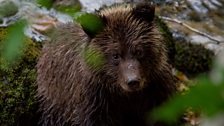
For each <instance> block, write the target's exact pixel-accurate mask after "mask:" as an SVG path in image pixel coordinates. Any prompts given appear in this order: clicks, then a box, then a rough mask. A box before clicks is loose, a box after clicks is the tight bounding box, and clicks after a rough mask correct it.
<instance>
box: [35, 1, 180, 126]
mask: <svg viewBox="0 0 224 126" xmlns="http://www.w3.org/2000/svg"><path fill="white" fill-rule="evenodd" d="M154 11H155V8H154V6H153V5H151V4H121V5H113V6H111V7H106V8H103V9H101V10H100V11H98V12H97V13H96V15H97V16H98V17H99V18H100V19H102V21H103V22H104V24H105V26H104V28H103V29H102V30H101V31H100V32H98V33H97V34H95V35H94V36H93V35H89V34H88V32H85V29H83V28H82V27H81V26H80V25H79V24H77V23H76V24H67V25H62V26H60V27H59V28H58V29H57V30H56V31H55V34H54V36H53V38H52V39H51V41H49V42H46V43H45V44H44V47H43V50H42V54H41V56H40V58H39V61H38V64H37V69H38V77H37V85H38V90H37V95H38V97H39V98H40V103H41V105H40V110H41V112H42V118H41V121H40V124H41V125H44V126H64V125H68V126H146V125H149V126H155V125H157V124H153V123H152V122H153V121H150V118H149V117H148V113H149V112H150V111H151V110H152V109H153V108H155V107H157V106H159V105H160V104H162V103H163V102H164V101H166V100H167V99H168V98H169V97H170V96H171V95H172V94H173V93H174V92H175V91H176V88H175V78H174V76H173V75H172V72H171V68H170V65H169V63H168V62H167V60H168V59H167V49H166V47H165V43H164V40H163V37H162V36H161V34H160V33H159V31H158V29H157V27H156V25H155V22H154ZM95 64H96V65H95ZM146 120H148V123H147V122H146Z"/></svg>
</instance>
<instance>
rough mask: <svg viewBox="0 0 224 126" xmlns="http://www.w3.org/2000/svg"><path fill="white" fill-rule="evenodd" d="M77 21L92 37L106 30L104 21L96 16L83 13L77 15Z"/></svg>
mask: <svg viewBox="0 0 224 126" xmlns="http://www.w3.org/2000/svg"><path fill="white" fill-rule="evenodd" d="M75 19H76V21H77V22H79V23H80V24H81V26H82V27H83V29H84V31H85V32H86V33H87V34H88V35H90V36H91V37H93V36H95V35H96V34H97V33H98V32H100V31H102V30H103V28H104V23H103V21H102V19H101V18H100V17H98V16H97V15H95V14H90V13H82V12H81V13H77V14H76V16H75Z"/></svg>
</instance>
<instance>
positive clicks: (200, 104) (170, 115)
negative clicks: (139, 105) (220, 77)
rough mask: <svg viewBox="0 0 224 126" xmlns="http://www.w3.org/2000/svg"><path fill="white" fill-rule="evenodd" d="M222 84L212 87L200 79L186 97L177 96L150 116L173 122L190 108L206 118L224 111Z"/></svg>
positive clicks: (206, 79)
mask: <svg viewBox="0 0 224 126" xmlns="http://www.w3.org/2000/svg"><path fill="white" fill-rule="evenodd" d="M223 92H224V83H223V84H221V85H214V84H212V82H211V81H210V80H209V79H208V77H205V76H204V77H200V78H199V79H198V83H197V84H196V86H194V87H192V88H191V90H190V91H189V92H188V93H187V94H186V95H178V96H176V97H174V99H172V100H170V101H169V102H168V103H166V104H164V105H163V106H162V107H160V108H158V109H156V110H155V111H154V112H153V113H152V115H153V117H155V118H156V119H159V120H163V121H166V122H175V121H177V119H178V118H179V117H180V116H181V114H183V112H184V111H185V110H186V109H187V108H189V107H191V108H192V109H193V110H201V111H202V112H203V113H204V114H206V115H208V116H213V115H214V114H216V113H218V112H221V111H224V96H223Z"/></svg>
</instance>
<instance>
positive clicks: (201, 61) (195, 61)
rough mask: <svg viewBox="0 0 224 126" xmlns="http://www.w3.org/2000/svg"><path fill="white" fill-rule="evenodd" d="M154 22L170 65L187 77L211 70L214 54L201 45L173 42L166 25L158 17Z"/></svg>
mask: <svg viewBox="0 0 224 126" xmlns="http://www.w3.org/2000/svg"><path fill="white" fill-rule="evenodd" d="M155 22H156V24H157V26H158V28H159V30H160V32H161V33H162V34H163V36H164V38H165V43H166V45H167V47H168V55H169V61H170V63H171V64H172V65H173V66H174V67H175V68H176V69H178V70H179V71H181V72H183V73H184V74H186V75H187V76H188V77H195V76H197V75H199V74H202V73H206V72H208V71H209V70H211V67H212V60H213V58H214V53H213V52H212V51H211V50H208V49H206V48H205V47H204V46H203V45H199V44H193V43H190V42H187V41H186V40H184V41H179V40H175V39H174V38H173V36H172V33H171V32H170V30H169V28H168V27H167V25H166V24H165V23H164V22H163V20H161V19H159V18H158V17H156V18H155Z"/></svg>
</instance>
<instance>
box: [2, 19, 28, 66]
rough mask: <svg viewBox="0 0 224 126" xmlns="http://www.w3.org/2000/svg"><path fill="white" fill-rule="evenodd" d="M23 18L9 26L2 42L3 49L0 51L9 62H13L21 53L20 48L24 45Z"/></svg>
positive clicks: (24, 23)
mask: <svg viewBox="0 0 224 126" xmlns="http://www.w3.org/2000/svg"><path fill="white" fill-rule="evenodd" d="M25 26H26V21H25V20H20V21H18V22H17V23H16V24H14V25H12V26H10V27H9V32H8V34H7V36H6V38H5V40H4V42H3V44H4V45H3V47H4V48H3V50H2V52H1V54H2V57H3V59H5V60H6V61H8V62H9V63H11V62H13V61H14V60H15V59H17V58H18V57H19V56H20V55H21V49H22V48H23V47H24V44H23V42H24V40H25V35H24V32H23V30H24V27H25Z"/></svg>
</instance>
